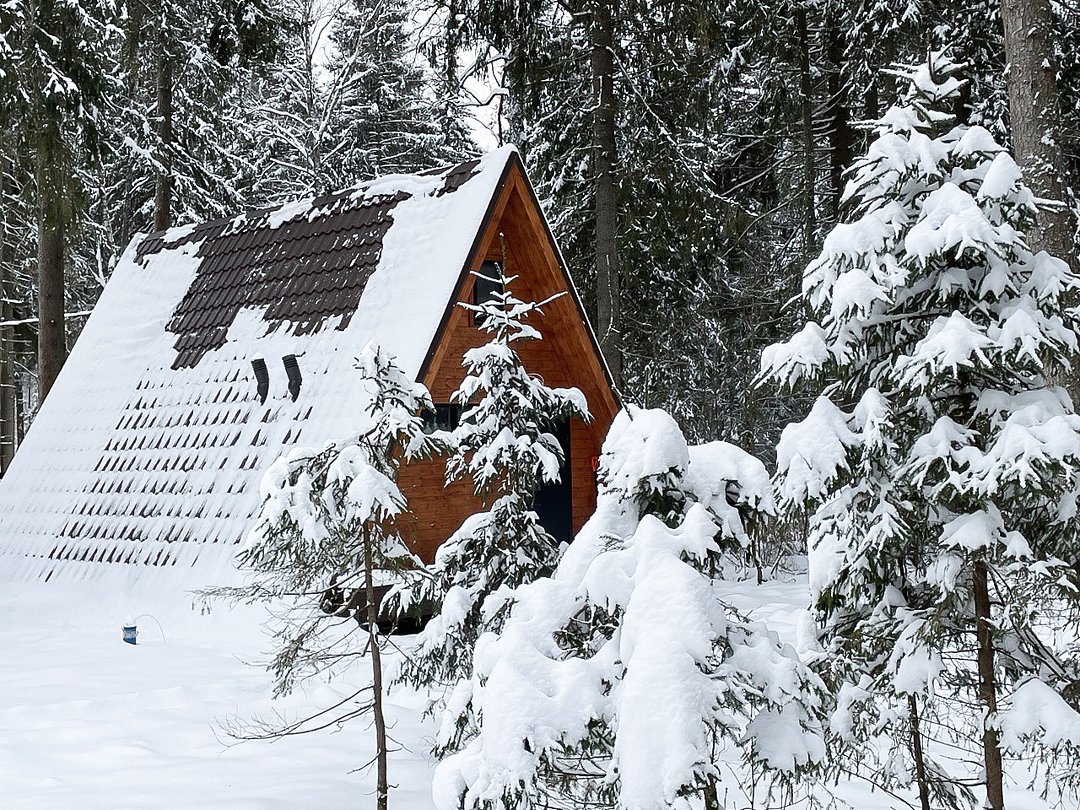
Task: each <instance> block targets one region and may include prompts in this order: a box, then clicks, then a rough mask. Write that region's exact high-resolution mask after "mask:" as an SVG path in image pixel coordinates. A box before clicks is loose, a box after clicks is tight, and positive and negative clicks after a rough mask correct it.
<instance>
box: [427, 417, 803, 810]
mask: <svg viewBox="0 0 1080 810" xmlns="http://www.w3.org/2000/svg"><path fill="white" fill-rule="evenodd" d="M718 472H720V473H722V474H723V475H731V476H733V477H732V478H730V479H728V480H726V481H724V480H717V479H716V478H715V477H714V476H715V474H716V473H718ZM600 480H601V490H600V495H599V503H598V506H597V511H596V514H595V515H594V516H593V517H592V518H591V519H590V520H589V522H588V523H587V524H586V526H585V527H584V528H583V529H582V531H581V532H580V533H579V535H578V537H577V539H576V540H575V542H574V543H573V544H572V545H571V546H570V547H569V549H568V550H567V552H566V554H565V555H564V557H563V558H562V560H561V561H560V563H559V566H558V569H557V570H556V571H555V572H554V574H553V575H552V576H551V577H550V578H543V579H539V580H537V581H535V582H533V583H532V584H529V585H524V586H521V587H518V588H516V589H515V590H514V591H513V592H512V593H510V594H508V596H507V601H508V603H510V604H512V608H511V611H510V613H509V616H508V618H507V620H506V622H505V625H504V626H503V627H502V629H501V631H499V632H493V633H486V634H485V635H483V636H482V637H481V638H480V640H479V643H478V644H477V646H476V656H475V667H474V671H473V674H472V678H471V680H470V682H469V683H468V685H467V687H466V688H467V690H468V693H469V696H470V699H471V700H472V701H473V704H474V707H475V710H476V716H477V718H478V728H477V734H476V736H475V737H474V738H473V739H471V740H469V741H468V743H467V745H465V747H464V748H463V750H461V751H460V752H458V753H456V754H453V755H451V756H449V757H448V758H447V759H445V760H444V761H443V762H442V763H441V764H440V766H439V768H438V770H437V772H436V782H435V787H434V794H435V797H436V801H437V802H438V806H439V807H441V808H446V810H452V809H453V810H457V809H458V808H461V807H464V808H470V809H471V808H511V807H515V808H516V807H526V806H548V805H547V804H545V802H548V801H554V802H555V804H556V805H557V806H564V805H565V806H591V804H592V803H593V802H597V803H599V804H601V805H603V806H611V805H613V806H618V807H622V808H626V809H627V810H660V809H661V808H665V809H666V808H671V807H690V806H697V805H695V804H694V801H695V798H694V797H698V799H700V798H701V797H708V796H710V795H711V797H712V799H713V800H715V799H716V784H717V779H718V776H719V773H718V760H719V757H720V754H721V752H722V751H723V749H724V748H726V747H735V746H740V747H741V750H742V751H743V752H744V754H745V756H746V758H747V759H748V760H750V761H752V762H755V763H758V764H759V765H763V766H765V767H766V768H768V769H771V770H773V771H774V772H776V773H777V774H782V775H785V776H789V777H790V776H793V775H794V774H796V773H798V772H800V771H801V770H803V769H806V768H808V767H812V766H813V765H814V764H815V763H817V762H818V761H820V760H821V759H822V757H823V756H824V743H823V732H822V729H821V726H820V722H819V721H820V712H821V707H822V703H821V700H820V695H819V687H820V684H819V682H818V680H817V678H816V677H815V676H814V675H813V674H812V673H811V672H810V671H809V670H808V669H807V668H806V667H805V666H804V665H803V664H802V663H801V662H800V661H799V659H798V657H797V656H796V655H795V653H794V651H793V650H792V649H791V648H790V647H788V646H786V645H784V644H781V643H780V642H779V641H778V640H777V639H776V637H775V635H773V634H772V633H770V632H769V631H768V630H767V629H765V628H763V627H761V626H759V625H756V624H752V623H750V622H747V621H746V620H744V619H742V618H741V617H740V616H738V615H737V614H736V613H735V612H734V611H732V610H731V609H730V608H728V607H727V606H726V605H725V604H724V602H723V601H722V599H721V597H720V593H719V590H718V581H717V580H716V579H715V575H714V572H715V571H717V570H719V568H720V567H721V562H722V558H723V556H724V555H725V554H727V553H730V552H732V551H733V550H738V549H740V548H741V547H742V546H743V545H744V543H745V538H746V536H747V526H746V521H748V520H753V519H754V518H755V517H760V516H762V513H763V512H768V511H769V510H770V509H771V506H772V499H771V494H770V493H769V485H768V478H767V476H766V473H765V469H764V467H763V466H762V465H761V463H760V462H759V461H757V460H756V459H754V458H752V457H751V456H749V455H747V454H746V453H744V452H743V451H741V450H739V449H738V448H736V447H734V446H732V445H728V444H725V443H722V442H715V443H713V444H710V445H704V446H702V447H696V448H688V447H687V445H686V441H685V439H684V438H683V436H682V433H681V431H679V428H678V427H677V426H676V425H675V423H674V421H673V420H672V419H671V417H670V416H668V415H667V414H666V413H664V412H662V411H642V410H638V409H632V410H628V411H623V412H622V413H620V414H619V415H618V417H617V418H616V420H615V423H614V424H613V426H612V428H611V432H610V434H609V436H608V439H607V441H606V443H605V446H604V450H603V454H602V456H601V467H600ZM721 489H723V490H724V491H725V492H726V493H727V495H726V496H725V497H717V493H718V492H719V491H720V490H721ZM559 802H562V803H563V804H559Z"/></svg>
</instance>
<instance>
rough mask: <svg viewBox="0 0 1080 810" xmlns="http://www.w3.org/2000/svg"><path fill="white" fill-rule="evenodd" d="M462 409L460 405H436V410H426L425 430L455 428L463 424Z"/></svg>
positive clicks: (427, 431) (432, 431) (431, 431)
mask: <svg viewBox="0 0 1080 810" xmlns="http://www.w3.org/2000/svg"><path fill="white" fill-rule="evenodd" d="M461 411H462V407H461V406H460V405H436V406H435V410H433V411H424V414H423V416H424V432H425V433H434V432H435V431H436V430H453V429H454V428H456V427H457V426H458V425H459V424H461Z"/></svg>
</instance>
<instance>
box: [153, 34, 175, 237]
mask: <svg viewBox="0 0 1080 810" xmlns="http://www.w3.org/2000/svg"><path fill="white" fill-rule="evenodd" d="M164 29H165V19H164V15H159V17H158V41H157V129H158V132H157V134H158V146H159V152H158V156H157V158H158V162H159V163H160V164H161V165H160V167H159V168H158V170H157V175H156V177H155V178H154V230H157V231H163V230H165V229H166V228H168V227H169V226H170V225H172V196H173V173H172V146H173V66H172V59H170V58H169V53H168V44H167V39H166V32H165V30H164Z"/></svg>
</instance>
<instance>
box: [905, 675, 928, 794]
mask: <svg viewBox="0 0 1080 810" xmlns="http://www.w3.org/2000/svg"><path fill="white" fill-rule="evenodd" d="M908 722H909V723H910V724H911V756H912V758H913V759H914V760H915V780H916V782H918V785H919V806H920V807H921V808H922V810H930V780H929V778H928V777H927V774H926V759H925V757H924V754H923V744H922V728H921V723H920V722H919V703H918V701H916V700H915V696H914V695H908Z"/></svg>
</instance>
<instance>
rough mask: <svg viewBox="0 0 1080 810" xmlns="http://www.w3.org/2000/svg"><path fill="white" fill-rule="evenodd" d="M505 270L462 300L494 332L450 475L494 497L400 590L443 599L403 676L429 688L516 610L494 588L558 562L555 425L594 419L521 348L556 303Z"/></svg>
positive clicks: (473, 356) (447, 742)
mask: <svg viewBox="0 0 1080 810" xmlns="http://www.w3.org/2000/svg"><path fill="white" fill-rule="evenodd" d="M497 281H498V282H499V283H500V285H501V291H496V292H494V293H493V294H492V297H491V298H490V299H489V300H487V301H485V302H483V303H481V304H479V305H472V304H462V306H464V307H465V308H466V309H468V310H469V311H470V312H473V313H475V314H477V315H480V316H482V325H481V328H482V329H483V330H484V331H485V332H487V333H488V334H489V335H491V340H490V342H489V343H487V344H485V345H483V346H480V347H478V348H475V349H470V350H469V351H467V352H466V353H465V356H464V365H465V368H466V370H467V373H466V375H465V379H464V380H462V382H461V385H460V386H459V387H458V389H457V391H455V392H454V395H453V400H454V401H455V402H457V403H459V404H461V405H462V406H464V407H465V410H464V412H463V413H462V416H461V423H460V424H459V425H458V427H457V428H456V429H455V430H454V431H453V434H452V437H451V446H452V447H453V448H454V450H453V453H452V455H451V456H450V458H449V459H448V461H447V466H446V475H447V480H448V481H455V480H459V479H462V478H464V477H466V476H467V477H469V478H471V479H472V481H473V485H474V488H475V491H476V494H477V495H478V496H480V498H481V499H482V500H483V501H484V503H485V504H487V505H488V508H487V511H485V512H481V513H479V514H476V515H472V516H471V517H469V518H467V519H466V520H465V522H464V523H462V525H461V527H460V528H459V529H458V530H457V531H456V532H454V534H453V535H451V537H450V538H449V539H448V540H447V541H446V542H445V543H443V545H441V546H440V547H439V550H438V551H437V552H436V556H435V563H434V565H433V567H432V569H431V571H430V574H431V576H430V577H426V578H424V579H423V580H421V581H420V584H419V585H418V586H417V585H415V584H414V585H412V586H411V587H408V588H404V589H402V590H401V592H400V593H399V594H397V595H396V597H392V598H396V599H399V600H400V604H401V606H402V608H403V609H408V607H409V606H410V605H411V604H413V603H415V602H427V603H433V604H435V605H437V606H438V608H439V612H438V615H436V616H435V617H434V618H433V619H432V621H431V622H430V623H429V624H428V625H427V627H426V628H425V629H424V631H423V633H421V635H420V638H419V642H418V644H417V647H416V649H415V651H414V652H413V654H412V656H411V658H410V660H409V661H407V662H406V663H405V664H404V665H403V668H402V670H401V674H400V678H401V680H402V681H403V682H405V683H409V684H411V685H414V686H417V687H426V686H432V685H436V686H437V685H443V686H448V687H449V686H452V685H454V684H457V683H459V682H465V681H467V679H468V678H469V676H470V674H471V671H472V652H473V646H474V645H475V643H476V640H477V639H478V638H479V637H480V635H481V634H482V633H484V632H487V631H490V630H497V629H498V628H499V627H500V626H501V624H502V620H503V618H504V610H502V609H500V608H498V607H494V606H493V605H494V603H491V604H489V603H488V597H490V596H491V595H492V594H494V593H496V592H498V591H500V590H502V589H506V588H513V587H516V586H518V585H522V584H524V583H526V582H531V581H532V580H534V579H536V578H537V577H539V576H542V575H545V574H549V573H550V572H551V571H552V570H554V568H555V565H556V563H557V562H558V559H559V543H558V542H557V541H556V540H555V539H554V538H553V537H552V536H551V535H550V534H548V533H547V531H546V530H545V529H544V527H543V526H542V525H541V524H540V519H539V517H538V516H537V514H536V512H535V511H534V510H533V500H534V498H535V496H536V493H537V491H538V490H539V489H540V487H541V486H543V485H544V484H551V483H556V482H557V481H558V480H559V470H560V468H561V466H562V461H563V451H562V447H561V446H560V445H559V440H558V439H557V438H556V437H555V435H553V433H552V430H553V429H554V428H555V426H556V425H557V424H558V423H559V422H560V421H563V420H569V419H582V420H587V419H588V418H589V412H588V407H587V405H586V403H585V397H584V396H583V395H582V394H581V392H580V391H578V390H577V389H576V388H570V389H563V388H549V387H548V386H546V385H544V383H543V382H542V381H541V380H539V379H537V378H536V377H533V376H532V375H531V374H529V372H528V371H526V370H525V368H524V366H523V365H522V363H521V358H520V357H519V356H518V351H517V348H516V347H517V346H519V345H520V344H521V343H522V342H524V341H529V340H539V339H540V338H541V335H540V333H539V332H538V331H537V330H536V329H535V328H533V327H532V326H531V325H529V324H528V323H527V322H526V319H527V318H529V317H530V316H533V317H539V316H540V315H541V314H542V307H543V306H544V304H546V303H548V302H547V301H544V302H539V303H537V302H525V301H521V300H519V299H518V298H516V297H515V296H514V294H513V292H512V291H511V290H510V287H511V285H512V284H513V281H514V277H512V276H506V275H505V274H503V273H502V271H501V270H500V275H499V278H498V279H497ZM548 300H549V301H550V300H551V299H548ZM471 403H475V404H471ZM463 695H464V693H459V694H458V695H457V697H456V698H455V700H454V701H453V702H452V703H451V704H450V705H449V706H447V707H446V712H445V716H444V718H443V723H442V730H441V732H440V734H439V738H438V740H437V741H436V750H437V751H440V752H445V751H447V750H453V749H455V748H457V747H458V746H459V745H460V744H461V741H462V738H463V735H465V734H467V733H468V729H469V728H470V724H471V715H470V711H469V709H468V700H467V697H463Z"/></svg>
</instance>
